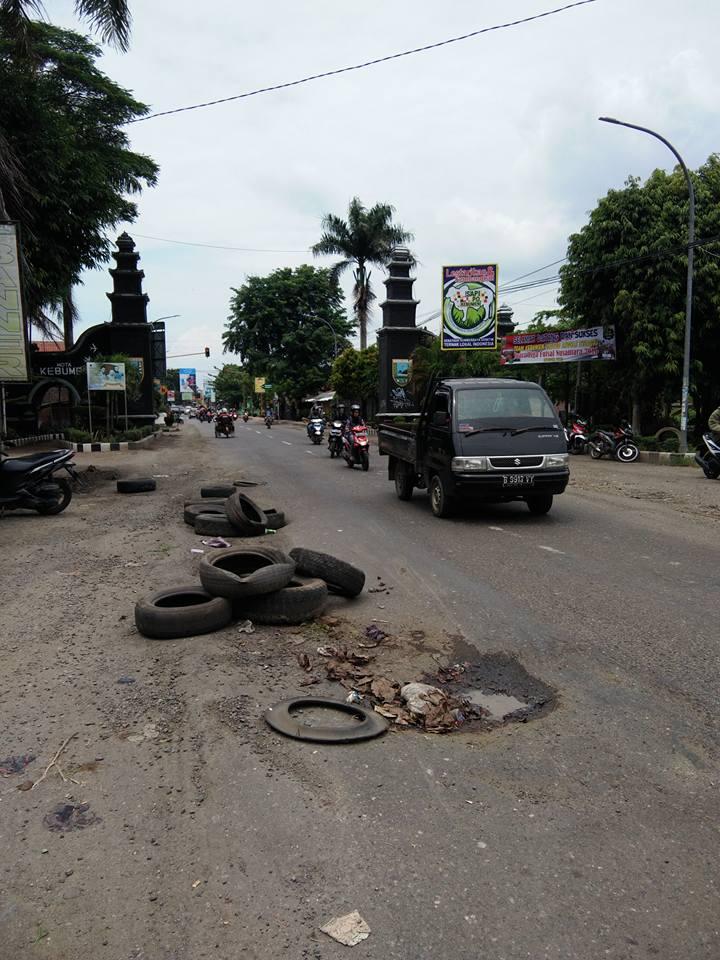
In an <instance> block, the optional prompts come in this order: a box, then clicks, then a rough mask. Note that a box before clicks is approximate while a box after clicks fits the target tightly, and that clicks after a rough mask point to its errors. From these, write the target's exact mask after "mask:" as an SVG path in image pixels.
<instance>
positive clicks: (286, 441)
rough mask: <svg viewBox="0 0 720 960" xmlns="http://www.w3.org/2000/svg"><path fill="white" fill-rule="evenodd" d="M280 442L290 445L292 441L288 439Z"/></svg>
mask: <svg viewBox="0 0 720 960" xmlns="http://www.w3.org/2000/svg"><path fill="white" fill-rule="evenodd" d="M282 442H283V443H284V444H285V446H286V447H291V446H292V443H291V442H290V441H289V440H283V441H282Z"/></svg>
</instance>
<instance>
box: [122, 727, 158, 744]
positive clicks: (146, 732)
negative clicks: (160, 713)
mask: <svg viewBox="0 0 720 960" xmlns="http://www.w3.org/2000/svg"><path fill="white" fill-rule="evenodd" d="M159 736H160V731H159V730H158V727H157V724H156V723H146V724H145V725H144V726H143V728H142V733H131V734H130V736H129V737H127V740H128V743H144V742H145V740H157V738H158V737H159Z"/></svg>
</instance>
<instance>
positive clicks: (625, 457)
mask: <svg viewBox="0 0 720 960" xmlns="http://www.w3.org/2000/svg"><path fill="white" fill-rule="evenodd" d="M587 445H588V449H589V450H590V456H591V457H592V458H593V460H599V459H600V458H601V457H604V456H605V455H607V456H609V457H612V458H613V459H614V460H619V461H620V462H621V463H632V462H633V460H637V458H638V457H639V455H640V449H639V447H638V446H637V444H636V443H635V442H634V441H633V431H632V427H631V426H630V424H629V423H628V422H627V420H622V421H621V422H620V426H619V427H615V429H614V430H613V431H612V432H610V431H609V430H596V431H595V433H594V434H593V435H592V436H591V437H590V438H589V440H588V444H587Z"/></svg>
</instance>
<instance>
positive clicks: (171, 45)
mask: <svg viewBox="0 0 720 960" xmlns="http://www.w3.org/2000/svg"><path fill="white" fill-rule="evenodd" d="M560 5H561V2H558V0H556V2H555V3H554V2H553V0H445V2H443V3H439V2H437V0H393V2H392V3H388V2H382V0H365V2H364V3H363V4H362V5H360V6H357V5H350V4H348V3H339V2H337V0H265V2H264V3H262V4H255V3H249V2H247V0H207V2H206V3H205V4H198V3H190V2H185V3H182V2H180V3H178V2H177V0H152V2H148V0H131V6H132V8H133V13H134V28H133V41H132V48H131V51H130V52H129V53H128V54H124V55H121V54H118V53H115V52H113V51H112V50H107V51H106V54H105V56H104V57H103V60H102V64H101V66H102V68H103V69H104V71H105V72H106V73H107V74H109V75H110V76H111V77H113V79H115V80H116V81H117V82H119V83H120V84H122V85H124V86H125V87H128V88H129V89H131V90H133V92H134V93H135V95H136V96H137V97H138V98H139V99H140V100H142V101H144V102H145V103H147V104H149V105H150V106H151V107H152V109H153V110H154V111H156V110H166V109H171V108H173V107H178V106H184V105H187V104H193V103H199V102H203V101H207V100H212V99H216V98H220V97H226V96H232V95H233V94H239V93H243V92H245V91H248V90H253V89H256V88H258V87H263V86H267V85H271V84H274V83H280V82H283V81H287V80H293V79H297V78H300V77H303V76H307V75H308V74H313V73H318V72H321V71H323V70H330V69H334V68H337V67H342V66H347V65H351V64H355V63H359V62H362V61H364V60H368V59H373V58H375V57H381V56H384V55H387V54H390V53H395V52H399V51H401V50H406V49H409V48H412V47H416V46H421V45H424V44H428V43H433V42H435V41H438V40H443V39H446V38H450V37H453V36H458V35H460V34H464V33H468V32H470V31H474V30H478V29H480V28H482V27H486V26H492V25H495V24H500V23H503V22H506V21H508V20H515V19H519V18H522V17H526V16H531V15H533V14H537V13H540V12H542V11H545V10H551V9H552V8H553V7H555V6H560ZM47 8H48V12H49V15H50V16H51V18H52V19H53V20H54V21H55V22H58V23H61V24H62V25H67V26H73V25H74V26H77V21H76V20H75V19H74V16H73V12H72V9H73V4H72V2H70V0H48V2H47ZM718 36H720V4H718V3H717V0H687V2H686V3H685V4H680V3H678V2H677V0H596V2H594V3H590V4H588V5H587V6H582V7H578V8H576V9H572V10H567V11H565V12H563V13H558V14H557V15H555V16H550V17H547V18H545V19H542V20H539V21H536V22H534V23H528V24H525V25H522V26H518V27H512V28H510V29H506V30H500V31H497V32H493V33H488V34H485V35H483V36H478V37H475V38H473V39H469V40H465V41H462V42H460V43H454V44H450V45H448V46H445V47H442V48H440V49H437V50H432V51H429V52H426V53H420V54H417V55H414V56H411V57H406V58H403V59H400V60H395V61H393V62H391V63H385V64H380V65H378V66H375V67H372V68H369V69H366V70H360V71H356V72H352V73H348V74H345V75H343V76H339V77H333V78H330V79H325V80H318V81H315V82H312V83H308V84H304V85H302V86H300V87H296V88H294V89H290V90H284V91H280V92H275V93H268V94H261V95H259V96H255V97H251V98H249V99H244V100H238V101H236V102H233V103H227V104H223V105H219V106H214V107H209V108H207V109H202V110H195V111H191V112H187V113H180V114H177V115H175V116H167V117H158V118H156V119H151V120H147V121H145V122H142V123H138V124H135V125H133V126H132V127H130V128H129V129H130V134H131V139H132V145H133V148H134V149H136V150H138V151H141V152H144V153H147V154H149V155H150V156H152V157H153V158H154V159H155V160H156V161H157V162H158V163H159V165H160V168H161V170H160V179H159V183H158V185H157V187H156V188H155V189H153V190H150V191H147V192H146V193H145V194H143V196H142V197H141V198H140V202H139V210H140V215H139V218H138V220H137V222H136V223H134V224H132V225H127V229H128V230H129V232H130V233H131V234H132V235H133V236H135V237H136V240H137V243H138V247H139V249H140V251H141V253H142V266H143V268H144V270H145V273H146V290H147V292H148V293H149V295H150V307H149V316H150V318H151V319H154V318H157V317H161V316H163V315H167V314H180V317H179V318H177V319H173V320H168V321H167V328H168V353H169V354H173V353H190V352H199V351H202V349H203V347H205V346H209V347H210V349H211V351H212V356H211V361H210V362H207V361H205V360H204V359H203V360H202V361H201V360H200V358H198V361H197V367H198V369H199V370H203V369H207V368H212V365H213V364H220V363H222V362H223V357H222V353H221V339H220V338H221V333H222V329H223V326H224V323H225V320H226V317H227V314H228V301H229V297H230V288H231V287H233V286H239V285H241V284H242V283H243V281H244V279H245V278H246V277H247V276H248V275H252V274H265V273H268V272H269V271H271V270H273V269H276V268H277V267H281V266H288V265H289V266H297V265H298V264H300V263H303V262H313V260H312V257H311V256H309V255H308V253H307V252H305V251H307V249H308V247H309V246H310V245H311V244H312V243H314V242H315V241H316V240H317V239H318V236H319V232H320V219H321V217H322V215H323V214H324V213H326V212H329V211H330V212H334V213H338V214H343V213H344V212H345V211H346V209H347V204H348V201H349V200H350V198H351V197H352V196H354V195H356V196H358V197H360V198H361V199H362V200H363V201H364V202H365V203H367V204H368V205H370V204H373V203H375V202H377V201H386V202H389V203H392V204H393V205H394V206H395V208H396V210H397V219H398V220H399V221H400V222H401V223H402V224H403V225H404V226H405V227H407V228H408V229H409V230H412V232H413V233H414V234H415V242H414V244H413V245H412V247H413V251H414V252H415V254H416V256H417V258H418V261H419V263H418V269H417V282H416V284H415V290H416V295H417V297H418V299H419V300H420V301H421V303H420V306H419V307H418V314H419V315H423V314H425V315H427V314H429V313H430V312H431V311H435V310H437V309H438V308H439V303H440V276H441V274H440V268H441V266H442V264H443V263H473V262H476V263H477V262H492V261H497V262H498V263H499V264H500V282H501V287H502V284H503V282H505V283H507V282H508V281H510V280H512V279H514V278H515V277H517V276H519V275H521V274H525V273H527V272H529V271H532V270H535V269H537V268H538V267H541V266H543V265H544V264H548V263H550V262H552V261H555V260H558V259H559V258H561V257H563V256H564V254H565V252H566V242H567V237H568V235H569V234H570V233H572V232H574V231H576V230H578V229H579V228H580V227H581V226H582V225H583V223H584V222H585V220H586V217H587V213H588V211H589V210H590V209H592V207H593V206H594V205H595V203H596V201H597V199H598V198H599V197H600V196H602V195H603V194H604V193H605V192H606V191H607V190H608V189H610V188H613V187H618V186H620V185H622V183H623V181H624V180H625V178H626V177H627V176H628V174H636V175H639V176H641V177H645V176H647V175H648V174H649V173H650V172H651V171H652V170H653V169H654V168H655V167H663V168H665V169H669V168H671V166H672V157H671V155H670V154H669V153H668V152H667V151H666V149H665V148H664V147H663V146H662V144H660V143H658V142H657V141H655V140H653V139H652V138H650V137H647V136H645V135H643V134H640V133H636V132H634V131H631V130H627V129H623V128H620V127H611V126H608V125H606V124H602V123H598V121H597V117H598V116H599V115H611V116H616V117H619V118H620V119H624V120H628V121H630V122H635V123H640V124H643V125H644V126H648V127H652V128H654V129H656V130H658V131H660V132H661V133H663V134H664V135H665V136H666V137H668V138H669V139H670V140H671V141H673V142H674V143H675V145H676V146H677V147H678V149H679V150H680V151H681V153H682V154H683V155H684V157H685V160H686V162H687V163H688V165H689V166H691V167H697V166H698V165H699V164H700V163H702V161H703V160H704V159H706V158H707V156H708V154H710V153H711V152H713V151H716V150H718V149H720V127H719V125H718V114H717V105H718V103H720V61H718V58H717V38H718ZM118 232H120V230H118ZM141 235H142V236H141ZM149 237H155V238H166V239H167V240H172V241H178V242H175V243H168V242H163V241H161V240H157V239H154V240H153V239H148V238H149ZM179 241H183V243H184V244H214V245H218V246H225V247H240V248H254V249H244V250H219V249H212V248H211V247H202V246H189V245H183V244H181V243H179ZM261 251H262V252H261ZM268 251H270V252H268ZM316 262H319V263H321V264H325V263H330V262H332V261H327V260H320V261H316ZM555 269H556V268H554V269H553V270H549V271H547V272H548V273H553V272H554V271H555ZM541 275H542V274H539V276H541ZM373 279H374V280H375V281H376V288H377V292H378V295H379V296H378V299H379V300H381V299H382V294H383V293H384V288H383V287H382V285H381V279H382V275H381V271H373ZM109 280H110V278H109V277H108V276H107V273H105V272H104V270H103V271H95V272H92V273H88V274H86V276H85V282H84V285H83V287H82V288H81V289H80V291H79V295H78V300H79V306H80V311H81V315H82V318H83V324H82V326H89V325H90V324H92V323H97V322H99V321H102V320H106V319H108V318H109V303H108V301H107V299H106V298H105V295H104V294H105V291H106V290H108V289H110V286H109ZM348 292H349V287H348ZM555 292H556V288H555V287H547V288H543V289H541V290H539V291H529V292H527V293H519V294H518V293H516V294H514V295H511V294H508V295H507V296H502V291H501V297H500V299H501V300H506V301H507V302H508V303H510V304H511V305H512V306H513V308H514V309H515V311H516V316H515V318H516V320H519V321H520V322H521V323H525V322H527V321H528V320H530V319H531V318H532V316H533V314H534V312H535V311H536V310H539V309H545V308H551V307H552V306H553V304H554V303H555V300H554V297H555ZM530 298H531V299H530ZM348 305H349V298H348ZM379 318H380V313H379V310H377V311H376V315H375V318H374V325H375V326H376V325H377V323H378V322H379ZM436 326H437V324H436V323H435V324H433V326H431V329H433V328H434V327H436ZM371 337H372V333H371ZM224 359H228V358H227V357H225V358H224ZM191 363H192V361H188V365H191Z"/></svg>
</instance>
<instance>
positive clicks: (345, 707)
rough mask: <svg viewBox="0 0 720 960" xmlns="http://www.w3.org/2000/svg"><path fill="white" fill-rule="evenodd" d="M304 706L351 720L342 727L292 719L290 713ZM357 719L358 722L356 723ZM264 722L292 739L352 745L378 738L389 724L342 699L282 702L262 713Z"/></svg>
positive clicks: (300, 698)
mask: <svg viewBox="0 0 720 960" xmlns="http://www.w3.org/2000/svg"><path fill="white" fill-rule="evenodd" d="M303 707H323V708H325V709H328V710H336V711H338V712H340V713H345V714H348V715H349V716H351V717H352V718H353V719H352V720H351V721H350V723H347V724H345V725H344V726H325V727H321V726H316V727H313V726H310V725H309V724H307V723H302V722H301V721H300V720H299V719H298V718H297V717H295V716H293V711H296V710H302V708H303ZM358 720H359V721H360V722H359V723H358ZM265 722H266V723H267V724H268V725H269V726H271V727H272V728H273V730H277V732H278V733H282V734H284V735H285V736H286V737H292V738H293V739H295V740H309V741H311V742H312V743H352V742H355V741H358V740H369V739H370V738H371V737H379V736H380V735H381V734H383V733H385V732H386V731H387V729H388V726H389V724H388V722H387V720H385V719H384V718H383V717H381V716H380V715H379V714H377V713H375V712H374V711H372V710H367V709H366V708H365V707H361V706H359V705H358V704H356V703H346V702H345V701H343V700H329V699H327V698H326V697H294V698H293V699H292V700H284V701H283V702H282V703H277V704H275V706H273V707H268V709H267V710H266V711H265Z"/></svg>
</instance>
